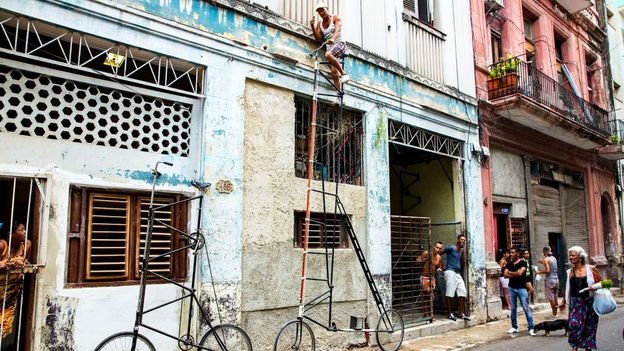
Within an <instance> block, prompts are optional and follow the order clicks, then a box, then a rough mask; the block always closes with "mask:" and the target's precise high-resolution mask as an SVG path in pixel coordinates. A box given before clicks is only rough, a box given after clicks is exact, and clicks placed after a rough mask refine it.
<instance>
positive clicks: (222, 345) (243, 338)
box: [197, 324, 251, 351]
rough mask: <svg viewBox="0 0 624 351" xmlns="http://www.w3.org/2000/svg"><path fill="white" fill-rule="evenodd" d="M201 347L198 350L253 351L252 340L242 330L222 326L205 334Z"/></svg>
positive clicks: (226, 325) (225, 325)
mask: <svg viewBox="0 0 624 351" xmlns="http://www.w3.org/2000/svg"><path fill="white" fill-rule="evenodd" d="M199 346H200V347H199V348H197V349H198V350H215V351H226V350H227V351H251V340H250V339H249V336H248V335H247V333H245V331H244V330H242V329H241V328H239V327H237V326H235V325H231V324H221V325H217V326H216V327H214V328H212V329H210V330H209V331H208V332H207V333H206V334H204V337H203V338H202V339H201V342H200V343H199Z"/></svg>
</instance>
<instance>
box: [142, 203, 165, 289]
mask: <svg viewBox="0 0 624 351" xmlns="http://www.w3.org/2000/svg"><path fill="white" fill-rule="evenodd" d="M172 202H173V200H172V199H170V198H156V199H154V207H159V206H162V205H166V204H170V203H172ZM149 203H150V199H149V197H140V198H139V206H138V207H139V209H138V211H139V220H138V221H137V230H136V238H137V241H139V242H140V245H136V267H138V269H137V272H136V275H137V277H138V276H140V274H141V271H140V269H141V266H140V262H141V259H142V258H143V252H144V250H145V241H146V238H147V226H148V216H149ZM169 226H173V206H171V207H165V208H162V209H159V210H157V211H155V213H154V227H153V231H152V246H151V248H150V257H151V258H155V257H156V256H158V255H161V254H163V253H165V252H167V251H171V250H173V238H174V233H173V231H172V229H171V228H169ZM172 260H173V255H167V256H163V257H159V258H157V259H154V260H153V261H150V264H149V269H150V271H153V272H156V273H158V274H162V275H165V276H170V275H171V273H172V271H171V266H172Z"/></svg>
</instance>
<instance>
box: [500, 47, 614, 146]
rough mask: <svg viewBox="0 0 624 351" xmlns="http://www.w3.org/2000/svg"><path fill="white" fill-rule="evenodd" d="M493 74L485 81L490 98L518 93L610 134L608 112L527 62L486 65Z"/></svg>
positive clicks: (508, 61)
mask: <svg viewBox="0 0 624 351" xmlns="http://www.w3.org/2000/svg"><path fill="white" fill-rule="evenodd" d="M489 70H490V72H496V71H498V73H497V74H495V75H494V76H495V77H496V78H492V77H491V78H490V80H489V81H488V95H489V98H490V100H495V99H498V98H502V97H505V96H508V95H511V94H521V95H524V96H526V97H528V98H530V99H532V100H533V101H535V102H538V103H540V104H542V105H544V106H546V107H548V108H551V109H553V110H555V111H557V112H558V113H560V114H562V115H563V116H564V118H566V119H568V120H570V121H573V122H575V123H580V124H581V125H583V126H585V127H588V128H590V129H592V130H595V131H597V132H599V133H600V134H603V135H605V136H608V135H610V134H611V133H610V129H611V128H610V125H609V121H608V120H609V114H608V113H607V111H605V110H603V109H601V108H600V107H598V106H596V105H594V104H591V103H590V102H588V101H586V100H584V99H582V98H580V97H578V96H577V95H576V94H575V93H574V92H572V90H571V89H570V88H568V87H566V86H564V85H562V84H559V83H558V82H557V81H555V80H554V79H552V78H550V77H549V76H547V75H545V74H544V73H542V72H540V71H539V70H537V69H536V68H534V67H533V66H531V65H528V64H526V63H525V62H522V61H520V60H519V59H518V58H511V59H508V60H504V61H501V62H498V63H495V64H493V65H491V66H490V67H489Z"/></svg>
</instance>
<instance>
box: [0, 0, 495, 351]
mask: <svg viewBox="0 0 624 351" xmlns="http://www.w3.org/2000/svg"><path fill="white" fill-rule="evenodd" d="M1 6H2V7H1V8H0V12H1V15H2V18H0V23H2V25H3V28H5V29H6V33H7V40H4V39H3V41H2V42H1V44H0V45H1V47H0V51H1V52H2V56H1V57H0V68H1V72H0V75H1V76H2V77H3V78H4V79H2V80H1V81H0V87H1V88H2V89H4V90H5V91H7V92H8V91H11V93H10V94H6V95H4V96H1V97H0V102H1V103H2V106H0V109H2V111H3V115H2V116H1V117H0V118H1V119H0V128H1V131H2V133H0V141H1V143H2V145H3V146H4V151H5V152H3V153H2V155H1V156H0V171H1V172H0V175H1V176H2V178H3V179H8V180H10V181H13V179H16V181H18V182H23V181H25V180H26V181H27V180H29V179H31V178H32V179H36V180H37V182H38V183H40V185H41V186H40V189H41V195H40V197H41V200H40V201H38V202H36V206H35V207H33V208H32V209H30V208H29V209H28V211H31V212H36V213H37V221H36V224H33V223H30V224H29V232H31V233H32V235H33V242H34V244H35V245H36V247H37V248H38V250H37V253H38V254H37V255H36V257H32V260H33V261H34V262H37V263H40V264H43V265H45V266H44V267H43V268H41V269H40V271H39V273H38V274H37V275H36V276H34V277H33V279H32V280H33V286H32V288H31V289H30V290H29V291H28V294H29V296H31V298H32V301H31V305H32V306H33V307H32V310H31V311H30V312H29V313H31V317H32V318H31V319H29V320H28V321H27V322H25V325H24V328H31V330H32V331H33V332H32V333H29V334H27V335H28V336H27V337H25V340H24V341H23V342H25V343H27V344H26V345H25V346H26V347H27V348H28V349H30V350H47V349H54V350H90V349H93V348H94V347H95V346H96V345H97V343H98V342H99V341H100V340H102V339H104V338H105V337H107V336H108V335H110V334H112V333H114V332H117V331H124V330H131V328H132V326H133V321H134V316H135V305H136V298H137V293H138V287H137V272H138V255H139V254H138V252H139V251H140V248H141V247H142V246H141V235H142V233H144V231H142V229H141V228H144V227H142V223H143V224H144V223H145V222H144V221H145V218H144V215H143V214H142V213H144V212H142V211H143V210H144V206H145V197H146V196H147V195H149V190H150V189H151V177H152V175H151V173H150V172H149V169H150V167H152V166H153V165H154V164H155V163H156V162H157V161H167V162H171V163H173V164H174V166H173V167H169V168H167V167H164V168H161V169H160V171H161V172H162V173H163V176H162V177H161V178H160V180H159V182H158V184H157V195H158V198H159V199H160V200H161V201H174V200H175V199H178V198H184V197H188V196H192V195H197V194H198V193H197V191H196V190H195V189H194V188H193V187H192V186H191V185H190V181H191V180H197V179H198V180H202V181H206V182H210V183H212V184H213V186H212V187H211V188H210V189H209V190H208V191H207V192H206V193H205V194H204V196H205V201H204V208H203V209H202V210H203V213H202V223H201V227H202V230H203V231H204V233H205V235H206V247H207V253H208V254H209V255H210V267H208V262H207V261H206V257H205V255H204V253H202V256H201V257H202V262H203V263H202V269H201V272H200V274H199V277H198V278H199V281H200V283H201V289H200V290H201V291H200V292H201V296H202V298H201V300H202V301H203V303H204V305H205V306H206V307H207V308H209V311H210V314H211V316H213V317H214V320H215V321H216V322H222V323H224V322H232V323H235V324H239V325H241V326H242V327H243V328H244V329H245V330H246V331H247V332H248V333H249V335H250V337H251V339H252V342H253V344H254V349H258V350H263V349H268V348H270V346H271V345H272V342H273V340H274V338H275V335H276V333H277V332H278V330H279V328H280V327H281V326H282V325H283V324H284V323H285V322H287V321H288V320H291V319H293V318H294V317H295V316H296V314H297V309H296V307H297V303H298V301H297V298H296V297H297V295H298V294H297V292H298V287H299V284H300V277H299V274H300V269H301V252H302V250H301V248H300V247H299V243H298V238H299V236H298V226H299V223H300V222H299V221H300V220H301V219H300V212H301V211H303V210H304V209H305V208H304V205H305V191H306V181H305V179H304V178H303V177H301V173H302V172H301V169H300V167H301V163H300V158H301V157H302V156H303V155H304V154H302V153H301V152H300V150H301V145H302V144H303V142H304V141H305V140H306V139H305V138H306V130H305V128H306V123H307V122H306V118H307V114H308V113H309V112H306V111H308V110H306V108H307V107H306V103H309V99H310V96H311V92H312V80H313V70H312V67H313V59H312V58H311V57H310V56H309V53H310V52H311V51H312V50H314V49H315V48H316V46H317V45H318V43H314V42H313V41H312V40H311V36H310V34H311V32H310V30H309V28H308V25H307V22H308V20H309V17H310V15H311V13H312V11H311V7H312V5H311V3H307V2H306V6H304V7H303V8H294V7H292V6H293V5H292V2H289V1H283V2H282V1H275V0H274V1H269V0H267V1H258V2H257V4H251V3H249V2H246V1H236V0H220V1H202V0H167V1H148V0H118V1H99V0H79V1H64V0H60V1H54V2H52V1H26V2H24V1H13V0H8V1H4V2H3V3H2V5H1ZM410 6H411V7H409V6H408V7H407V8H405V7H404V4H403V2H401V1H386V2H377V1H375V2H362V3H360V4H355V3H352V2H343V1H330V7H331V9H332V10H333V11H334V12H337V13H338V14H340V15H341V16H342V18H343V21H344V23H345V30H344V35H345V37H346V40H347V42H348V43H349V47H350V51H349V54H348V56H347V57H346V59H345V69H346V71H347V72H348V73H349V74H350V76H351V77H352V79H353V82H352V83H350V84H348V85H347V86H346V89H345V98H344V101H345V108H346V109H347V110H348V113H349V116H350V118H351V119H350V121H353V122H352V123H353V125H352V127H353V131H354V132H353V133H354V135H356V136H357V138H354V139H351V140H350V141H348V143H347V142H346V141H345V143H347V144H348V145H349V147H350V150H351V151H350V152H352V154H351V158H350V159H349V163H348V164H346V163H345V164H344V165H343V166H344V167H345V169H348V170H349V172H347V173H346V174H347V176H345V178H344V179H333V181H334V182H336V181H339V182H341V183H343V184H344V185H341V187H342V188H341V201H342V202H343V203H344V205H345V208H346V210H347V211H348V214H349V216H350V217H351V220H352V222H353V224H354V227H355V231H356V234H357V236H358V238H359V241H360V243H362V246H363V248H364V251H365V254H366V257H367V260H368V263H369V266H370V268H371V271H372V273H373V275H374V277H375V279H376V282H377V284H378V285H379V287H380V290H381V291H382V294H383V297H384V299H385V300H386V301H388V302H389V303H391V304H396V301H395V300H396V296H395V290H393V289H396V288H397V286H398V285H399V284H398V282H397V281H394V282H393V278H392V277H393V275H392V273H393V269H394V267H396V261H397V260H399V259H400V254H397V252H395V250H398V252H399V253H400V251H401V247H399V248H398V249H397V248H395V247H393V245H394V244H393V238H394V237H393V235H394V234H393V232H392V230H391V225H390V223H391V216H392V215H403V216H417V217H427V218H429V219H430V220H431V222H433V223H435V224H439V226H434V227H433V229H432V237H431V238H432V240H433V241H436V240H442V241H444V242H445V244H452V243H454V241H455V235H456V234H458V233H466V234H467V236H468V249H469V262H468V268H467V269H466V271H465V278H466V280H467V282H468V286H469V303H470V311H472V312H473V314H474V316H475V317H476V318H477V319H478V320H485V318H486V313H485V309H484V307H485V306H486V284H485V263H486V250H485V249H484V247H486V244H485V240H484V239H485V238H484V237H483V235H482V233H483V223H484V221H483V216H482V211H483V207H482V203H483V202H482V199H483V196H482V194H481V177H482V170H481V161H482V159H483V158H482V150H481V149H480V148H477V147H476V146H475V145H478V140H479V139H478V133H477V131H478V125H477V105H476V99H475V89H474V87H475V82H474V77H473V75H472V74H464V73H463V72H471V71H472V67H473V61H472V45H471V44H472V41H471V34H470V18H469V15H468V14H469V6H468V3H464V2H461V1H453V2H446V1H444V2H439V1H436V2H433V1H418V2H417V5H414V4H411V5H410ZM418 6H420V8H419V7H418ZM380 14H383V15H380ZM33 28H36V30H35V29H33ZM27 29H28V30H27ZM35 31H36V33H37V34H35ZM26 33H28V34H26ZM16 43H17V44H16ZM111 54H113V55H111ZM122 59H124V60H122ZM120 60H122V61H124V62H122V61H120ZM13 86H16V87H15V88H13ZM321 89H322V92H331V89H330V87H329V86H328V85H321ZM29 94H30V95H29ZM31 95H32V96H31ZM332 104H335V100H331V98H329V99H327V100H323V101H321V112H323V113H325V115H324V116H325V117H324V118H326V119H327V121H330V120H331V118H332V117H331V116H332V113H333V112H332V111H333V109H334V107H333V106H332ZM4 113H6V114H4ZM298 128H299V129H298ZM449 145H452V147H450V146H449ZM341 167H342V166H341ZM321 172H322V171H321ZM317 179H318V178H317ZM314 183H315V184H314V185H315V186H320V182H319V181H318V180H315V181H314ZM329 184H331V182H330V183H329ZM5 189H10V187H9V186H6V187H5ZM37 191H39V190H37ZM18 193H19V192H18ZM405 194H409V195H410V196H406V195H405ZM102 204H109V205H110V204H115V205H110V206H104V205H102ZM119 204H121V205H119ZM117 205H119V206H120V207H114V206H117ZM111 206H113V207H114V209H111ZM5 210H7V211H8V207H7V208H6V209H5ZM113 210H115V211H121V212H122V213H123V215H116V216H115V218H122V219H123V220H124V221H125V222H124V223H125V224H123V223H122V225H123V226H124V227H123V228H124V229H123V230H121V231H120V233H119V234H120V235H122V237H121V238H119V239H110V238H111V237H109V236H105V237H98V235H100V233H99V232H98V230H96V227H95V226H96V224H102V223H104V222H98V220H97V218H110V217H111V214H110V213H109V212H110V211H113ZM195 210H197V208H196V205H191V206H188V207H187V208H182V209H179V212H176V213H171V214H170V215H171V216H172V218H177V222H179V223H177V224H176V225H177V226H179V227H180V228H187V227H191V226H192V223H193V221H194V220H196V219H197V218H196V216H197V215H196V211H195ZM98 211H104V212H98ZM106 211H109V212H106ZM312 211H313V212H319V211H321V205H320V202H319V199H313V202H312ZM22 212H27V211H26V210H23V211H22ZM115 213H117V212H115ZM98 216H102V217H98ZM107 220H108V219H107ZM102 221H104V220H102ZM111 223H112V222H105V224H106V225H107V226H108V227H111V226H112V224H115V223H116V222H115V223H112V224H111ZM128 223H130V224H128ZM117 224H119V223H117ZM108 227H107V228H108ZM108 234H110V235H113V234H115V233H112V234H111V233H108ZM169 234H170V233H169ZM161 235H163V237H164V238H163V240H166V241H167V242H169V243H173V241H171V240H173V239H172V238H171V237H167V236H166V235H168V234H167V233H166V232H163V233H161ZM98 240H100V241H98ZM98 242H103V243H106V244H107V245H108V244H110V243H118V245H119V246H118V247H115V248H117V249H119V250H121V251H120V253H115V254H114V255H113V254H110V253H107V254H105V255H101V256H106V257H113V256H114V257H119V261H113V259H109V258H101V257H100V256H98V255H97V253H96V251H94V249H93V248H94V247H95V248H97V245H98V244H97V243H98ZM111 245H112V244H111ZM106 247H108V246H106ZM423 248H424V247H423ZM423 248H420V250H422V249H423ZM106 250H113V249H110V248H107V249H106ZM107 255H112V256H107ZM98 259H101V260H100V261H98ZM185 261H186V258H185V257H178V258H175V259H172V260H171V261H170V262H168V263H167V264H166V265H165V267H164V268H163V269H165V270H167V272H168V274H171V275H172V276H173V277H175V278H176V279H178V280H179V281H181V282H188V280H189V279H190V277H189V276H188V274H189V272H187V271H185V270H184V269H179V267H184V262H185ZM336 262H337V267H338V268H337V270H336V281H337V287H336V290H335V292H336V293H335V296H334V302H335V315H336V322H337V323H338V324H342V323H347V321H348V317H349V315H364V316H369V317H370V320H371V321H375V320H376V318H375V308H374V305H373V304H372V298H371V297H370V293H369V292H368V287H367V285H366V282H365V280H364V277H363V274H362V272H361V271H360V269H359V266H358V264H357V260H356V257H355V255H354V253H353V249H352V248H350V246H349V244H348V242H345V243H344V245H342V246H341V247H340V248H339V249H337V252H336ZM98 264H99V265H98ZM163 264H165V263H163ZM310 267H311V268H310V269H311V270H314V269H315V267H316V268H318V266H315V263H313V262H311V263H310ZM416 278H418V277H411V279H413V280H415V279H416ZM393 284H394V285H393ZM213 287H214V290H215V291H216V295H217V298H216V300H215V298H214V295H213ZM311 289H312V287H311ZM179 295H180V291H179V288H177V287H175V286H173V285H171V284H150V285H149V286H148V288H147V299H148V301H147V303H148V304H152V305H154V304H158V303H159V302H161V303H162V302H164V301H166V300H167V299H172V298H175V297H176V296H179ZM215 302H216V303H215ZM217 306H218V307H217ZM186 308H187V307H185V306H184V305H183V306H178V305H171V306H169V307H168V308H167V309H166V310H162V311H159V312H158V313H157V314H154V315H151V316H149V321H150V322H151V323H152V324H153V325H157V326H158V327H159V328H162V329H164V330H166V331H167V332H169V333H171V334H173V335H178V333H179V332H180V328H181V325H183V320H184V319H183V318H181V315H182V314H184V313H186ZM195 315H197V314H195ZM194 330H195V333H196V334H197V338H199V337H201V335H202V331H205V325H204V324H202V323H201V321H199V320H198V318H195V319H194ZM315 333H316V335H317V343H319V344H320V345H323V348H325V347H327V348H330V347H336V348H344V347H346V346H347V345H348V344H354V343H361V342H363V341H364V337H363V335H359V334H352V335H349V338H345V337H344V336H343V335H337V334H332V333H323V332H321V330H320V329H318V330H317V329H315ZM144 334H145V335H146V336H148V337H149V338H150V339H151V340H152V342H154V344H157V345H159V347H158V349H159V350H160V349H163V350H174V349H176V344H177V343H176V342H175V341H173V340H171V339H168V338H166V337H163V336H160V335H156V334H154V333H152V332H150V331H145V333H144Z"/></svg>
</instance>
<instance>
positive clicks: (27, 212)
mask: <svg viewBox="0 0 624 351" xmlns="http://www.w3.org/2000/svg"><path fill="white" fill-rule="evenodd" d="M32 189H33V180H32V178H30V183H29V184H28V207H27V210H26V233H25V239H24V262H26V257H27V256H28V252H29V250H31V251H32V248H30V247H29V246H27V245H28V228H29V225H30V206H31V201H32ZM25 277H26V276H25V275H24V274H22V290H21V291H20V305H19V314H18V316H19V320H20V321H21V320H23V318H22V312H23V306H24V280H25ZM3 310H4V308H3ZM2 321H3V322H4V318H3V319H2ZM21 334H22V323H20V322H19V321H18V324H17V351H19V349H20V345H21V343H20V342H19V341H20V336H21Z"/></svg>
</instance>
